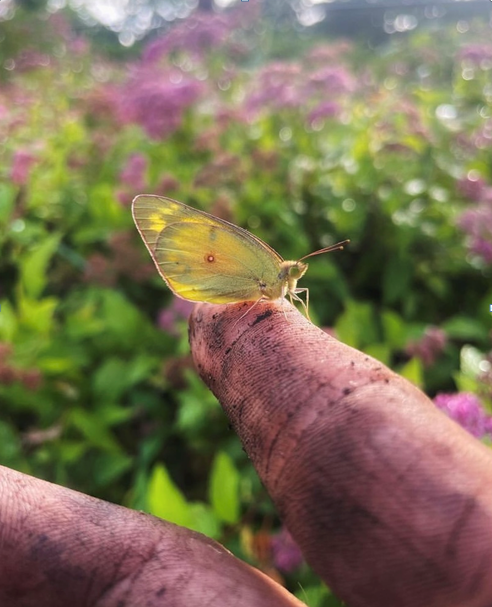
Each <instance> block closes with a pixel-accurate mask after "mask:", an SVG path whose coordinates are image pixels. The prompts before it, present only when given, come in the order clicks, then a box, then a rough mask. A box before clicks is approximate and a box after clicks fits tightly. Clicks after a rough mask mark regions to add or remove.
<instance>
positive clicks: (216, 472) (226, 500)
mask: <svg viewBox="0 0 492 607" xmlns="http://www.w3.org/2000/svg"><path fill="white" fill-rule="evenodd" d="M209 495H210V502H211V504H212V508H213V511H214V512H215V514H216V515H217V517H218V518H219V519H221V520H222V521H224V522H225V523H229V524H234V523H237V522H238V520H239V514H240V513H239V473H238V471H237V470H236V468H235V466H234V463H233V461H232V459H231V458H230V457H229V456H228V455H227V453H224V452H223V451H221V452H219V453H218V454H217V455H216V457H215V460H214V463H213V466H212V472H211V476H210V485H209Z"/></svg>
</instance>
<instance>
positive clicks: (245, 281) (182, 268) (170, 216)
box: [132, 194, 349, 317]
mask: <svg viewBox="0 0 492 607" xmlns="http://www.w3.org/2000/svg"><path fill="white" fill-rule="evenodd" d="M132 213H133V219H134V221H135V225H136V226H137V229H138V231H139V232H140V236H141V237H142V238H143V241H144V243H145V245H146V247H147V249H148V250H149V253H150V255H151V257H152V259H153V260H154V263H155V265H156V267H157V270H158V272H159V274H160V275H161V276H162V278H163V279H164V280H165V281H166V283H167V285H168V286H169V288H170V289H171V291H173V293H175V294H176V295H178V296H179V297H182V298H183V299H188V300H190V301H202V302H208V303H215V304H225V303H236V302H241V301H256V302H259V301H261V300H262V299H271V300H273V299H281V298H283V297H285V296H286V295H288V296H289V298H290V300H291V302H293V300H297V301H300V302H301V303H302V305H303V307H304V309H305V310H306V314H307V315H308V317H309V314H308V305H309V291H308V289H299V288H298V287H297V281H298V280H299V279H300V278H301V277H302V276H304V274H305V273H306V270H307V269H308V264H307V263H304V262H303V260H304V259H307V258H308V257H312V256H313V255H319V254H320V253H328V252H329V251H336V250H338V249H342V248H343V246H344V245H345V244H346V243H348V242H349V241H348V240H344V241H343V242H339V243H337V244H334V245H331V246H329V247H325V248H324V249H320V250H319V251H315V252H314V253H310V254H309V255H306V256H305V257H302V258H301V259H299V260H298V261H284V260H283V259H282V258H281V257H280V255H279V254H278V253H277V252H276V251H274V250H273V249H272V248H271V247H270V246H269V245H267V244H266V243H265V242H263V241H262V240H260V239H259V238H257V237H256V236H254V235H253V234H251V233H250V232H248V231H247V230H244V229H243V228H240V227H238V226H236V225H234V224H232V223H229V222H228V221H225V220H223V219H219V218H218V217H214V216H213V215H210V214H209V213H205V212H204V211H199V210H198V209H194V208H192V207H189V206H187V205H185V204H183V203H182V202H177V201H176V200H172V199H171V198H164V197H161V196H154V195H150V194H142V195H140V196H137V197H136V198H135V199H134V200H133V204H132ZM299 293H306V303H304V301H303V300H302V299H301V298H300V297H299Z"/></svg>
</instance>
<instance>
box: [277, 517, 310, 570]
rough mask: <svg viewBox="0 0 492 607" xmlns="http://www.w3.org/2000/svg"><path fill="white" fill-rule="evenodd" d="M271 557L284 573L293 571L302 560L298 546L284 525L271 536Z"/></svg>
mask: <svg viewBox="0 0 492 607" xmlns="http://www.w3.org/2000/svg"><path fill="white" fill-rule="evenodd" d="M272 557H273V562H274V565H275V567H276V568H277V569H278V570H279V571H283V572H284V573H291V572H292V571H295V570H296V569H297V568H298V567H299V566H300V565H301V563H302V561H303V557H302V553H301V550H300V548H299V546H298V545H297V544H296V542H295V541H294V539H293V538H292V536H291V534H290V533H289V532H288V531H287V529H286V528H285V527H284V528H283V529H282V531H281V532H280V533H279V534H278V535H276V536H275V537H273V538H272Z"/></svg>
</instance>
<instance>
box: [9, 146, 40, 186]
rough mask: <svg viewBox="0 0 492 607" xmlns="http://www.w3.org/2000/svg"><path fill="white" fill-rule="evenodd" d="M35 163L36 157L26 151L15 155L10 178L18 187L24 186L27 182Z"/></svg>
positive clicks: (19, 151)
mask: <svg viewBox="0 0 492 607" xmlns="http://www.w3.org/2000/svg"><path fill="white" fill-rule="evenodd" d="M35 161H36V158H35V156H33V155H32V154H31V153H30V152H27V151H25V150H17V151H16V152H15V153H14V158H13V161H12V167H11V169H10V178H11V179H12V181H13V182H14V183H15V184H16V185H24V184H25V183H26V182H27V180H28V178H29V174H30V172H31V167H32V165H33V164H34V163H35Z"/></svg>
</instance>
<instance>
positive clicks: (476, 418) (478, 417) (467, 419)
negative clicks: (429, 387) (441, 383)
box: [434, 392, 492, 438]
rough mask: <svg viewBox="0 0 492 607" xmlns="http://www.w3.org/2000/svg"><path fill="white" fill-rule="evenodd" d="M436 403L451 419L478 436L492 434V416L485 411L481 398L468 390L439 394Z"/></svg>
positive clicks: (435, 399)
mask: <svg viewBox="0 0 492 607" xmlns="http://www.w3.org/2000/svg"><path fill="white" fill-rule="evenodd" d="M434 403H435V404H436V405H437V407H438V408H439V409H441V410H442V411H444V412H445V413H446V414H447V415H448V416H449V417H450V418H451V419H453V420H454V421H455V422H458V424H459V425H460V426H462V427H463V428H464V429H465V430H468V432H469V433H470V434H472V435H473V436H475V437H476V438H482V437H483V436H485V435H487V434H488V435H492V417H491V416H490V415H487V413H486V412H485V411H484V409H483V407H482V404H481V402H480V400H479V399H478V398H477V397H476V396H475V395H474V394H469V393H468V392H458V393H457V394H438V395H437V396H436V397H435V398H434Z"/></svg>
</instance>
